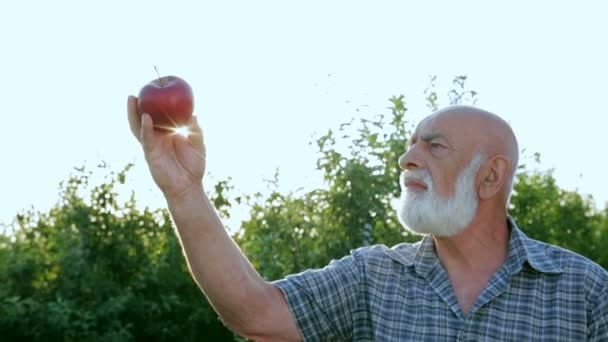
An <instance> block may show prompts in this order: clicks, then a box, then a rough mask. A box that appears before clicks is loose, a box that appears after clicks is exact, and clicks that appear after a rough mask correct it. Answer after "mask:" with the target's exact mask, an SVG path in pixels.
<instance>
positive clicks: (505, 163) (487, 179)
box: [478, 155, 509, 200]
mask: <svg viewBox="0 0 608 342" xmlns="http://www.w3.org/2000/svg"><path fill="white" fill-rule="evenodd" d="M481 171H482V172H481V174H480V176H481V181H480V184H479V192H478V194H479V198H480V199H482V200H487V199H490V198H492V197H494V196H496V195H497V194H498V193H500V191H501V190H502V188H503V186H504V185H505V183H506V182H507V177H508V173H509V160H508V159H507V157H505V156H502V155H497V156H494V157H492V158H490V159H488V160H487V161H486V163H485V165H484V167H483V168H482V170H481Z"/></svg>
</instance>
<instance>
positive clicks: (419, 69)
mask: <svg viewBox="0 0 608 342" xmlns="http://www.w3.org/2000/svg"><path fill="white" fill-rule="evenodd" d="M605 4H606V2H602V1H568V2H563V1H561V2H560V1H508V2H506V1H502V2H498V1H487V0H485V1H458V2H456V1H444V2H441V1H352V0H351V1H311V0H307V1H297V2H296V1H213V2H212V1H191V2H185V1H110V0H106V1H96V2H93V1H62V0H55V1H28V0H21V1H3V2H2V3H1V4H0V118H1V120H2V126H3V128H4V129H3V130H2V133H1V134H0V152H1V154H2V159H1V161H2V162H1V163H2V164H1V166H2V167H1V169H0V172H1V173H2V174H1V177H0V222H9V221H10V220H12V218H13V216H14V215H15V214H16V213H17V212H19V211H21V210H23V209H27V208H29V207H31V206H34V208H35V209H37V210H43V211H44V210H46V209H48V208H49V207H50V206H51V205H52V204H53V203H54V202H55V201H56V200H57V199H58V195H57V188H58V184H59V182H60V181H62V180H65V179H67V177H68V174H69V173H70V172H71V171H72V168H73V167H75V166H80V165H83V164H85V165H88V166H90V167H93V168H94V165H96V164H97V163H98V162H100V161H102V160H104V161H106V162H108V163H110V165H111V166H112V167H113V169H120V168H122V167H123V166H124V165H126V164H127V163H129V162H134V163H135V164H136V167H135V168H134V170H132V171H131V172H130V173H129V175H130V177H129V187H131V188H133V189H135V191H136V194H137V198H138V200H139V201H140V202H141V203H142V204H143V205H150V206H153V207H158V206H162V205H164V202H163V200H162V197H161V196H160V194H159V193H158V191H157V190H156V188H155V187H154V184H153V182H152V180H151V178H150V176H149V175H148V172H147V169H146V167H145V164H144V160H143V157H142V154H141V153H140V150H139V146H138V145H137V144H136V142H135V140H134V139H133V138H132V137H131V135H130V132H129V130H128V125H127V121H126V114H125V101H126V97H127V95H129V94H137V92H138V91H139V89H140V88H141V86H143V85H144V84H145V83H147V82H148V81H150V80H151V79H153V78H154V77H155V72H154V69H153V66H154V65H156V66H158V68H159V69H160V71H161V73H162V74H165V75H168V74H174V75H177V76H181V77H183V78H185V79H186V80H187V81H188V82H189V83H190V84H191V85H192V87H193V88H194V93H195V98H196V103H195V106H196V108H195V112H196V113H197V115H198V116H199V118H200V120H199V121H200V122H201V123H202V125H203V129H204V130H205V134H206V142H207V145H208V153H209V160H208V171H209V172H210V173H211V174H212V175H213V179H211V178H210V179H209V182H210V183H208V184H211V183H213V182H215V180H218V179H223V178H226V177H229V176H230V177H232V178H233V184H234V185H235V187H236V190H237V192H239V193H241V192H245V193H252V192H254V191H260V190H264V189H265V187H266V184H265V183H264V182H263V181H262V179H265V178H266V179H269V178H272V175H273V173H274V170H275V169H276V168H277V167H278V168H279V169H280V182H281V184H282V187H283V189H286V190H295V189H297V188H299V187H302V186H304V187H311V186H315V185H317V186H318V185H320V184H321V181H320V174H319V173H318V172H317V171H316V170H315V168H314V167H315V161H316V158H317V155H316V150H315V146H314V145H309V144H308V143H309V142H310V141H311V139H312V136H313V134H322V133H324V132H326V131H327V130H328V129H329V128H336V127H337V126H338V125H339V124H340V123H343V122H346V121H348V120H349V119H350V118H351V117H353V116H362V115H367V116H370V117H371V116H373V115H375V114H378V113H382V112H384V113H386V110H385V108H386V107H387V106H388V105H389V103H388V101H387V99H388V98H389V97H390V96H392V95H398V94H405V95H406V99H407V100H408V104H409V105H410V107H411V109H412V111H411V112H410V119H411V120H412V121H413V122H417V121H418V120H419V119H420V118H421V117H422V116H424V115H426V114H427V110H426V108H425V106H424V101H423V95H422V92H423V91H424V89H425V88H426V87H427V85H428V79H429V75H437V76H438V82H439V85H440V86H441V87H442V88H447V87H448V86H449V83H450V82H451V80H452V78H453V77H454V76H456V75H461V74H466V75H468V77H469V81H468V86H469V89H473V90H476V91H478V92H479V102H478V103H477V104H478V105H479V106H480V107H482V108H485V109H488V110H491V111H494V112H496V113H497V114H499V115H501V116H503V117H504V118H505V119H506V120H507V121H509V122H510V123H511V124H512V125H513V127H514V129H515V132H516V134H517V135H518V137H519V140H520V146H521V147H523V148H525V149H526V151H527V153H528V154H529V155H531V154H532V153H534V152H539V153H541V156H542V165H541V166H542V168H543V169H549V168H555V176H556V178H557V180H558V183H559V185H560V186H562V187H564V188H566V189H569V190H573V189H578V190H579V191H580V192H582V193H584V194H592V195H593V196H594V197H595V199H596V203H597V204H598V206H599V207H603V206H604V203H605V202H606V201H608V186H606V182H605V176H604V174H603V171H604V169H605V166H606V158H607V157H608V155H607V154H606V145H607V144H606V143H605V140H606V133H605V132H606V128H607V127H608V120H607V119H606V117H607V116H608V111H607V110H606V106H605V101H606V98H605V97H604V96H605V94H606V90H607V82H608V62H607V61H608V48H607V46H608V44H607V43H606V42H607V39H606V37H607V34H608V20H606V17H607V16H608V5H605ZM445 99H446V97H443V100H444V101H443V104H447V103H446V101H445ZM357 109H358V110H359V111H357ZM395 162H396V161H395Z"/></svg>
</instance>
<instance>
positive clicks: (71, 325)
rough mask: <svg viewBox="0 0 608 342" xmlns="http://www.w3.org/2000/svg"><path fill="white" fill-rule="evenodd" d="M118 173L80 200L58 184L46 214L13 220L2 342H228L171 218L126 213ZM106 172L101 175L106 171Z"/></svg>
mask: <svg viewBox="0 0 608 342" xmlns="http://www.w3.org/2000/svg"><path fill="white" fill-rule="evenodd" d="M129 167H130V166H127V167H126V168H125V169H124V170H123V171H121V172H119V173H117V174H114V173H111V174H110V175H111V179H109V180H108V181H106V182H104V183H103V184H100V185H97V186H95V187H94V188H93V189H92V190H91V191H90V198H89V200H88V201H85V199H84V198H82V196H81V195H80V194H79V193H80V192H81V190H83V189H84V188H86V187H87V185H88V182H89V179H90V176H91V172H87V171H86V170H84V169H77V173H76V174H74V175H72V176H71V177H70V179H69V180H68V181H67V183H65V184H64V185H62V188H61V195H60V201H59V202H58V204H57V205H56V206H55V207H54V208H52V209H51V210H50V212H49V213H46V214H36V213H33V212H28V213H25V214H20V215H18V216H17V222H16V227H15V228H16V229H15V231H16V234H15V235H14V236H12V237H7V236H3V237H2V240H0V241H1V244H0V256H1V260H0V267H2V269H1V270H0V278H1V279H0V284H2V285H1V286H0V336H2V337H3V339H7V340H32V341H37V340H49V339H50V340H67V341H71V340H91V341H128V340H133V339H138V340H155V341H169V340H182V341H184V340H185V341H188V340H196V339H200V338H201V337H209V338H210V339H212V340H222V339H228V340H233V335H232V334H231V333H230V332H228V331H227V330H226V329H225V328H224V327H223V325H222V324H221V322H220V321H219V320H218V319H217V315H216V314H215V313H214V312H213V310H212V309H211V308H210V306H209V305H208V304H207V302H206V300H205V298H204V296H203V295H202V293H201V292H200V290H199V289H198V288H197V287H196V285H195V283H194V282H193V281H192V280H191V278H190V275H189V273H188V270H187V267H186V265H185V263H184V260H183V256H182V252H181V248H180V246H179V244H178V242H177V239H176V237H175V234H174V231H173V227H172V223H171V221H170V217H169V215H168V212H167V211H165V210H156V211H151V210H148V209H146V210H144V211H140V210H138V209H137V208H136V202H135V198H134V195H132V196H131V198H130V199H129V200H128V201H127V202H126V203H123V204H119V203H118V201H117V196H118V194H117V189H116V187H117V186H118V185H120V184H122V183H123V182H124V179H125V173H126V172H127V171H128V169H129ZM102 168H105V166H102Z"/></svg>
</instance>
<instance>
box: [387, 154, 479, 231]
mask: <svg viewBox="0 0 608 342" xmlns="http://www.w3.org/2000/svg"><path fill="white" fill-rule="evenodd" d="M482 160H483V155H481V154H479V153H478V154H476V155H475V156H474V157H473V159H472V160H471V162H470V163H469V165H468V166H467V167H466V168H465V169H464V170H462V172H461V173H460V175H459V176H458V179H457V181H456V185H455V187H454V195H452V197H451V198H447V199H446V198H441V197H440V196H439V195H437V193H436V192H435V190H434V189H433V180H432V179H431V176H430V174H429V173H428V171H426V170H415V171H406V172H403V173H402V174H401V177H400V184H401V198H400V199H399V207H398V213H399V221H400V222H401V224H402V225H403V226H404V227H405V228H407V229H409V230H411V231H412V232H414V233H418V234H422V235H428V234H431V235H436V236H454V235H457V234H459V233H460V232H462V231H463V230H464V229H465V228H466V227H467V226H468V225H469V224H470V223H471V221H473V218H474V217H475V213H476V211H477V205H478V203H479V200H478V198H477V192H476V191H475V175H476V173H477V171H478V170H479V167H480V165H481V161H482ZM410 178H411V179H417V180H419V181H422V182H423V183H424V184H425V185H426V186H427V190H426V191H424V192H422V193H420V192H413V191H408V190H407V189H406V188H405V187H404V184H405V182H406V180H407V179H410Z"/></svg>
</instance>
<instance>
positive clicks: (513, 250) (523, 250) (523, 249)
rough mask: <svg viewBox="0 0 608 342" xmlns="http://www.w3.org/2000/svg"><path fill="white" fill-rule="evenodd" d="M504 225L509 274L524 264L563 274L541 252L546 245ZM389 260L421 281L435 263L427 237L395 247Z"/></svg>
mask: <svg viewBox="0 0 608 342" xmlns="http://www.w3.org/2000/svg"><path fill="white" fill-rule="evenodd" d="M507 223H508V224H509V227H510V228H511V237H510V239H509V250H508V255H507V261H506V263H505V267H506V270H507V272H509V274H511V275H514V274H517V273H519V272H520V271H521V270H522V268H523V266H524V264H525V263H527V264H528V265H529V266H530V267H532V268H533V269H534V270H536V271H538V272H541V273H561V272H563V270H562V268H561V267H560V266H559V265H557V264H556V263H555V262H554V261H553V259H552V258H550V257H549V255H547V253H546V252H545V249H546V248H547V246H548V245H546V244H544V243H541V242H538V241H535V240H532V239H530V238H529V237H527V236H526V234H524V232H522V231H521V230H520V229H519V227H518V226H517V224H516V223H515V220H514V219H513V218H512V217H510V216H509V217H507ZM408 246H409V248H408ZM412 247H414V248H412ZM389 256H390V257H391V258H392V259H393V260H395V261H397V262H399V263H401V264H403V265H404V266H408V267H411V266H413V267H414V268H415V270H416V273H418V274H419V275H420V276H422V277H425V278H426V276H427V275H428V274H429V273H430V272H431V271H432V270H433V268H434V267H435V265H436V264H437V263H438V262H439V259H438V258H437V254H436V253H435V243H434V241H433V238H432V237H431V236H425V237H424V238H422V240H421V241H418V242H416V243H414V244H412V245H409V244H399V245H397V246H395V247H393V248H391V249H390V250H389Z"/></svg>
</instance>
